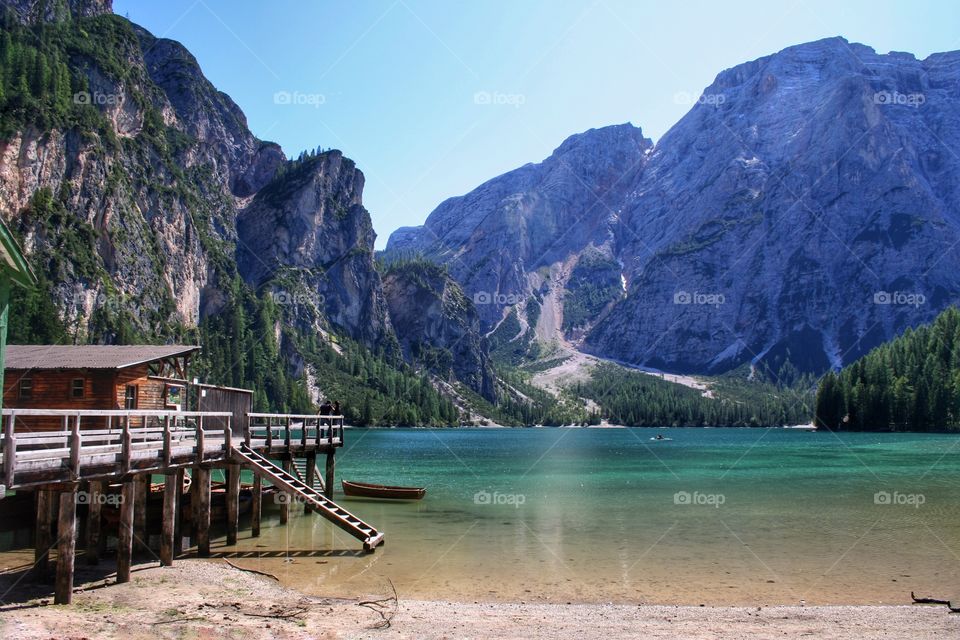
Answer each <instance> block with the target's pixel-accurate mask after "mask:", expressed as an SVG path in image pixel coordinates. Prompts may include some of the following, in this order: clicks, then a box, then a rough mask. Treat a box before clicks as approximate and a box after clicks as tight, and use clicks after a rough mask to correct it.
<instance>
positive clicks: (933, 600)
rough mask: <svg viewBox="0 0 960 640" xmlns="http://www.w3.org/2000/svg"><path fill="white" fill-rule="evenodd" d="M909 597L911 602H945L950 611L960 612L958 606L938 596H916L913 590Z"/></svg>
mask: <svg viewBox="0 0 960 640" xmlns="http://www.w3.org/2000/svg"><path fill="white" fill-rule="evenodd" d="M910 597H911V598H912V599H913V604H945V605H947V609H949V610H950V613H960V607H955V606H953V604H951V602H950V601H949V600H941V599H939V598H918V597H917V596H916V595H915V594H914V593H913V591H911V592H910Z"/></svg>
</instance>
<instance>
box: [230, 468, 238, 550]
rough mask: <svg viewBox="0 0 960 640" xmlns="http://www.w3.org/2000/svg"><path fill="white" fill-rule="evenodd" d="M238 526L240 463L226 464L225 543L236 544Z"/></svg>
mask: <svg viewBox="0 0 960 640" xmlns="http://www.w3.org/2000/svg"><path fill="white" fill-rule="evenodd" d="M239 528H240V465H239V464H229V465H227V544H229V545H234V544H237V533H238V530H239Z"/></svg>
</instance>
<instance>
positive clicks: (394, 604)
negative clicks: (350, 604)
mask: <svg viewBox="0 0 960 640" xmlns="http://www.w3.org/2000/svg"><path fill="white" fill-rule="evenodd" d="M387 582H389V583H390V589H391V590H393V595H392V596H390V597H388V598H380V599H379V600H361V601H360V602H358V603H357V606H358V607H366V608H367V609H370V610H371V611H376V612H377V613H378V614H380V620H379V622H377V623H376V624H374V625H373V628H374V629H389V628H390V624H391V622H392V621H393V617H394V616H395V615H397V609H398V608H399V606H400V599H399V597H398V596H397V588H396V587H395V586H394V585H393V580H391V579H390V578H387Z"/></svg>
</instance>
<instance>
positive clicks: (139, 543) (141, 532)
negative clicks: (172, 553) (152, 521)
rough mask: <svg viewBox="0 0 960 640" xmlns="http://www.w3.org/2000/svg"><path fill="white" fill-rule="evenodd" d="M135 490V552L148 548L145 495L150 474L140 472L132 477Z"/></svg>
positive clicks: (147, 491)
mask: <svg viewBox="0 0 960 640" xmlns="http://www.w3.org/2000/svg"><path fill="white" fill-rule="evenodd" d="M133 484H134V488H135V489H136V492H137V497H136V506H135V507H134V510H133V549H134V551H135V552H136V553H140V552H144V551H148V550H149V548H150V547H149V545H148V540H147V495H148V494H149V493H150V474H148V473H141V474H138V475H136V476H135V477H134V481H133Z"/></svg>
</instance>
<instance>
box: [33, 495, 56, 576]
mask: <svg viewBox="0 0 960 640" xmlns="http://www.w3.org/2000/svg"><path fill="white" fill-rule="evenodd" d="M36 501H37V520H36V529H35V530H34V540H33V544H34V551H33V568H34V572H35V573H36V575H37V576H42V577H45V576H47V575H48V574H49V572H50V547H51V546H52V545H53V508H54V504H53V494H52V492H51V491H50V490H49V489H37V498H36Z"/></svg>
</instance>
